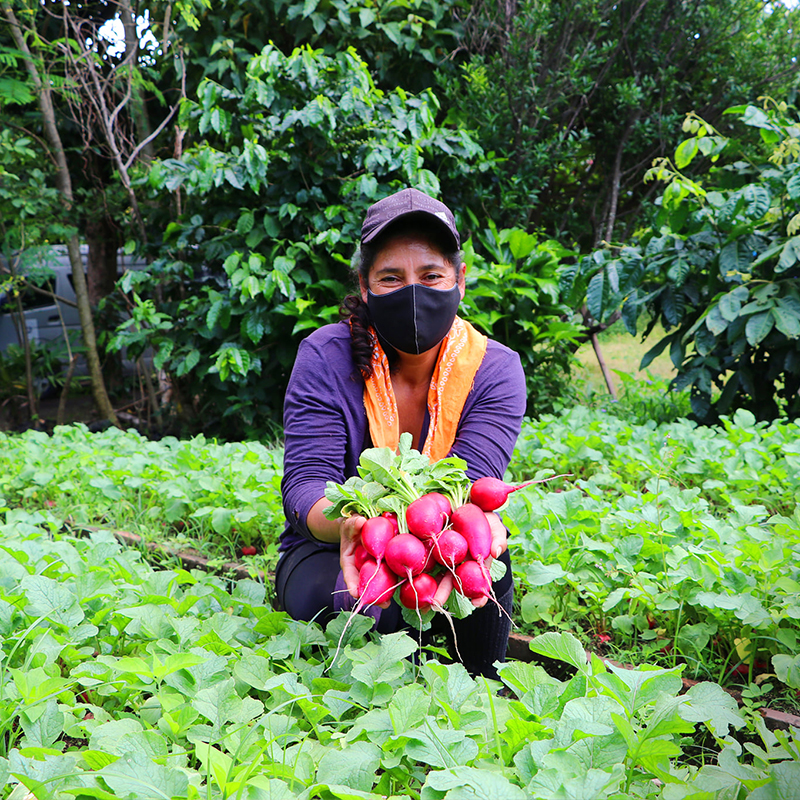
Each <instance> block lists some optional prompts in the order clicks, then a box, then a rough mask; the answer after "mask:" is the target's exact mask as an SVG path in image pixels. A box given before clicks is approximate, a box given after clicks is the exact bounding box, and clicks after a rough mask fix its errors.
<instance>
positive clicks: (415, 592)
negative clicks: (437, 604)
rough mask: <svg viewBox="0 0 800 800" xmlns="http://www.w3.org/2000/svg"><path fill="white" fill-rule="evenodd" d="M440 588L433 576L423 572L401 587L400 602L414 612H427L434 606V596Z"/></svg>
mask: <svg viewBox="0 0 800 800" xmlns="http://www.w3.org/2000/svg"><path fill="white" fill-rule="evenodd" d="M438 588H439V584H438V583H437V582H436V578H434V577H433V575H429V574H428V573H427V572H421V573H420V574H419V575H417V576H416V577H413V578H409V579H408V580H407V581H406V582H405V583H404V584H403V585H402V586H401V587H400V602H401V603H402V604H403V605H404V606H405V607H406V608H410V609H411V610H412V611H413V610H416V611H427V610H428V609H429V608H430V607H431V606H432V605H434V595H435V594H436V590H437V589H438Z"/></svg>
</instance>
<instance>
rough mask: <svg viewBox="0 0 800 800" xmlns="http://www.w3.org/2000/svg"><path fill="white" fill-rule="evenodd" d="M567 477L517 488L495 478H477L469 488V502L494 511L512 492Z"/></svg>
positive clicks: (549, 479) (529, 483) (523, 484)
mask: <svg viewBox="0 0 800 800" xmlns="http://www.w3.org/2000/svg"><path fill="white" fill-rule="evenodd" d="M568 477H569V475H553V477H552V478H544V479H543V480H540V481H526V482H525V483H520V484H519V485H517V486H511V485H509V484H507V483H504V482H503V481H501V480H498V479H497V478H490V477H488V478H478V480H476V481H475V483H473V484H472V486H471V487H470V490H469V500H470V502H471V503H474V504H475V505H476V506H478V508H480V509H481V510H483V511H494V510H496V509H498V508H500V506H502V505H503V503H505V502H506V500H508V496H509V495H510V494H511V493H512V492H516V491H518V490H519V489H524V488H525V487H526V486H530V485H531V484H532V483H544V482H545V481H552V480H554V479H555V478H568Z"/></svg>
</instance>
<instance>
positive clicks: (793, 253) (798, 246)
mask: <svg viewBox="0 0 800 800" xmlns="http://www.w3.org/2000/svg"><path fill="white" fill-rule="evenodd" d="M799 261H800V236H793V237H792V238H791V239H788V240H787V241H786V244H785V245H784V246H783V250H781V257H780V258H779V259H778V264H777V265H776V267H775V272H776V273H780V272H786V270H787V269H791V268H792V267H793V266H795V265H796V264H797V263H798V262H799Z"/></svg>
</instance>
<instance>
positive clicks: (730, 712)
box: [679, 681, 746, 737]
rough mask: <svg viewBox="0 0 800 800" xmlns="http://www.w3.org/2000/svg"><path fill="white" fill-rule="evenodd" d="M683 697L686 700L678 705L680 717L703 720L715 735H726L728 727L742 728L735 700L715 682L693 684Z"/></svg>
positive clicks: (690, 720)
mask: <svg viewBox="0 0 800 800" xmlns="http://www.w3.org/2000/svg"><path fill="white" fill-rule="evenodd" d="M683 697H684V698H685V700H687V701H688V702H686V703H684V704H682V705H681V707H680V711H679V713H680V715H681V718H682V719H685V720H686V721H688V722H705V723H706V725H708V727H709V728H710V729H711V730H712V731H713V732H714V733H715V735H716V736H719V737H723V736H727V735H728V730H729V729H730V728H743V727H744V726H745V724H746V722H745V719H744V717H743V716H742V713H741V712H740V711H739V707H738V706H737V704H736V701H735V700H734V699H733V697H731V696H730V695H729V694H728V693H727V692H726V691H725V690H724V689H723V688H722V687H721V686H719V685H718V684H716V683H709V682H706V681H704V682H702V683H698V684H695V685H694V686H692V687H691V688H690V689H689V691H687V692H686V694H685V695H684V696H683Z"/></svg>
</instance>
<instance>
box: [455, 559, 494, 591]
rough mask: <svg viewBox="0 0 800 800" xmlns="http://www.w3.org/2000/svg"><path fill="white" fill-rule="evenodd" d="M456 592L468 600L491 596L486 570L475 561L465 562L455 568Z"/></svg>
mask: <svg viewBox="0 0 800 800" xmlns="http://www.w3.org/2000/svg"><path fill="white" fill-rule="evenodd" d="M456 591H458V592H461V594H463V595H464V597H468V598H469V599H470V600H477V599H478V598H481V597H491V596H492V584H491V580H490V578H489V574H488V573H487V572H486V568H485V567H483V566H482V565H481V564H479V563H478V562H477V561H465V562H464V563H463V564H459V565H458V566H457V567H456Z"/></svg>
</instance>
